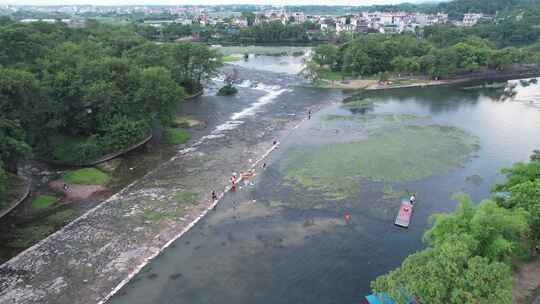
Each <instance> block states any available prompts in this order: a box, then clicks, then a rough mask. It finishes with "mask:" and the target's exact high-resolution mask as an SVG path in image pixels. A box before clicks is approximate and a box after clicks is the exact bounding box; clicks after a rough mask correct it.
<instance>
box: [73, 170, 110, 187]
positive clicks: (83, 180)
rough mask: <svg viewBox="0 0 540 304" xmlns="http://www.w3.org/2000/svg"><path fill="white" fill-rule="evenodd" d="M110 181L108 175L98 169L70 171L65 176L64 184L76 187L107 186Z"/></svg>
mask: <svg viewBox="0 0 540 304" xmlns="http://www.w3.org/2000/svg"><path fill="white" fill-rule="evenodd" d="M109 179H110V178H109V176H108V175H107V174H105V173H103V172H101V171H99V170H98V169H96V168H84V169H79V170H75V171H70V172H67V173H66V174H64V176H63V180H64V182H66V183H68V184H75V185H105V184H107V183H108V182H109Z"/></svg>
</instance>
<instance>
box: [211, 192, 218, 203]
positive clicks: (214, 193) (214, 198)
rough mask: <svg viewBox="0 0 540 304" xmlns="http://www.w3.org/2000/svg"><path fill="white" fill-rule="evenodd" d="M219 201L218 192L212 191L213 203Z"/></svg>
mask: <svg viewBox="0 0 540 304" xmlns="http://www.w3.org/2000/svg"><path fill="white" fill-rule="evenodd" d="M215 200H217V195H216V191H214V190H212V201H215Z"/></svg>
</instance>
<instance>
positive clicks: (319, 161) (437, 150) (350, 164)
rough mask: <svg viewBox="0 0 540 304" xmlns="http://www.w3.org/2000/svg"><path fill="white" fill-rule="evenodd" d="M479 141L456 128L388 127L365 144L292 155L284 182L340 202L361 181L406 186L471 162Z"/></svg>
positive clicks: (283, 164) (301, 151) (326, 147)
mask: <svg viewBox="0 0 540 304" xmlns="http://www.w3.org/2000/svg"><path fill="white" fill-rule="evenodd" d="M477 141H478V139H477V138H476V137H474V136H472V135H470V134H469V133H466V132H464V131H462V130H460V129H458V128H454V127H446V126H439V125H428V126H412V125H410V126H401V127H393V128H385V129H381V130H379V131H378V132H375V133H374V134H373V135H371V136H369V137H368V138H367V139H365V140H360V141H356V142H351V143H345V144H332V145H326V146H322V147H317V148H311V149H309V150H299V149H298V150H296V151H292V152H291V153H290V154H289V157H288V158H287V159H286V160H285V161H283V162H282V166H281V170H282V172H283V174H284V180H285V181H286V182H288V183H291V184H293V185H297V186H301V187H303V188H307V189H309V190H315V191H321V192H323V193H325V194H326V195H327V196H329V197H330V198H334V199H337V200H339V199H343V198H346V197H348V196H349V195H351V194H353V193H355V192H357V190H358V188H359V185H360V179H361V178H366V179H368V180H372V181H384V182H405V181H414V180H420V179H423V178H426V177H429V176H431V175H434V174H442V173H445V172H447V171H448V170H450V169H452V168H455V167H457V166H460V165H462V164H463V163H464V162H465V161H467V160H468V159H469V157H470V155H471V153H472V152H474V151H475V150H476V149H477V147H478V145H477Z"/></svg>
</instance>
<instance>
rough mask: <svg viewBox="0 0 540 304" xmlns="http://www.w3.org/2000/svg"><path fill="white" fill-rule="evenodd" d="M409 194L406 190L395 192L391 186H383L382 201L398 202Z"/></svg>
mask: <svg viewBox="0 0 540 304" xmlns="http://www.w3.org/2000/svg"><path fill="white" fill-rule="evenodd" d="M408 194H409V193H408V192H407V191H406V190H401V191H396V190H395V189H394V188H393V187H392V186H391V185H388V184H385V185H384V186H383V195H382V199H383V201H399V199H400V198H401V197H403V196H407V195H408Z"/></svg>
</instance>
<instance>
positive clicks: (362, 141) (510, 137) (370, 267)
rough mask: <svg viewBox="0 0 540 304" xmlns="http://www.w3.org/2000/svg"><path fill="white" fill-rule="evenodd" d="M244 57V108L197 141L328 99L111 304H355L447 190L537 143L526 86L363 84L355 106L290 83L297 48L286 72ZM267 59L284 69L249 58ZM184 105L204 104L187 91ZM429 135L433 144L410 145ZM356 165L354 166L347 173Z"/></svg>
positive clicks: (411, 246) (536, 114) (479, 186)
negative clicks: (400, 216)
mask: <svg viewBox="0 0 540 304" xmlns="http://www.w3.org/2000/svg"><path fill="white" fill-rule="evenodd" d="M250 60H251V62H250V63H249V64H239V65H241V67H239V68H240V69H241V73H240V74H241V75H242V77H243V78H244V79H247V80H249V81H244V82H243V83H242V84H241V85H240V95H239V96H238V97H234V99H232V100H231V101H234V102H235V103H243V104H245V107H243V109H242V110H239V111H237V112H234V113H232V114H231V115H230V116H229V119H228V120H227V121H226V122H224V123H221V124H219V125H216V126H213V130H214V131H212V132H211V133H210V134H208V135H206V137H205V138H206V140H212V138H213V136H216V137H219V136H222V135H223V134H224V132H227V131H231V130H232V131H231V132H229V133H227V135H225V136H226V137H225V139H227V138H228V136H236V137H238V136H239V137H242V136H246V137H250V136H252V133H253V132H257V131H259V127H257V126H258V125H257V122H258V121H262V120H263V119H267V120H268V119H271V120H272V121H274V122H278V121H279V119H285V118H286V117H287V116H288V115H299V114H300V113H304V109H305V108H306V107H315V106H316V105H322V104H328V102H329V101H335V102H336V103H332V104H329V105H326V106H325V107H323V108H322V110H321V111H318V112H316V113H315V114H314V117H313V118H312V119H311V120H309V121H304V122H303V123H302V124H301V125H300V126H299V127H298V128H296V129H294V130H292V131H291V132H290V133H288V134H287V135H286V136H284V137H283V138H282V139H281V145H280V149H279V150H278V151H277V152H276V153H274V154H272V156H271V158H270V159H269V160H268V162H267V166H266V169H265V170H264V171H262V173H260V174H258V176H257V177H256V178H255V179H254V180H253V181H252V183H248V184H243V185H242V187H241V188H240V189H239V191H237V192H235V193H229V194H227V195H226V196H225V197H224V199H223V200H222V201H221V202H220V204H219V205H218V207H217V209H216V210H215V211H213V212H211V213H210V214H209V215H207V216H206V217H205V218H204V219H203V220H201V221H200V222H199V223H198V224H197V225H195V226H194V227H193V228H192V229H191V230H190V231H189V232H188V233H186V234H185V235H184V236H183V237H182V238H181V239H179V240H177V241H176V242H175V243H173V245H172V246H171V247H169V248H168V249H167V250H165V251H164V252H163V253H162V254H160V255H159V256H158V257H157V258H156V259H154V260H153V261H152V262H151V263H150V264H149V265H147V266H146V267H145V268H144V269H143V270H142V271H141V272H140V273H139V274H138V275H137V276H136V277H135V278H134V279H133V280H132V281H131V282H130V283H129V284H128V285H126V286H125V287H124V288H123V289H122V290H121V291H120V292H119V293H118V294H117V295H116V296H115V297H113V298H112V300H111V301H110V303H115V304H122V303H130V304H134V303H238V304H240V303H272V304H276V303H324V304H328V303H340V304H343V303H355V302H358V300H359V299H360V298H361V297H362V296H363V295H365V294H367V293H368V292H369V290H370V288H369V284H370V282H371V281H372V280H374V279H375V278H376V277H377V276H378V275H381V274H384V273H386V272H387V271H389V270H391V269H393V268H395V267H397V266H399V264H400V263H401V262H402V261H403V259H404V258H405V257H406V256H407V255H409V254H410V253H412V252H414V251H417V250H420V249H422V248H423V247H424V246H425V245H424V244H423V243H422V234H423V232H424V231H425V230H426V229H427V228H429V225H430V222H429V220H428V219H429V217H430V215H432V214H434V213H438V212H448V211H451V210H453V209H454V208H455V206H456V202H455V201H453V200H452V198H451V197H452V195H453V194H454V193H457V192H465V193H468V194H469V195H470V196H471V197H472V198H473V199H474V200H475V201H478V200H480V199H483V198H486V197H488V196H489V191H490V188H491V187H492V185H493V184H494V183H496V182H498V181H501V180H502V179H503V176H501V175H500V174H498V171H499V169H500V168H502V167H508V166H510V165H511V164H512V163H514V162H517V161H526V160H527V159H528V157H529V155H530V154H531V152H532V150H534V149H538V148H539V147H540V137H539V136H538V135H537V130H539V129H540V109H539V108H538V107H537V106H538V103H539V102H540V96H539V95H540V94H539V92H540V87H539V86H538V85H536V84H531V85H528V86H524V85H522V84H521V83H520V82H515V83H516V84H517V87H516V88H515V91H516V94H515V96H514V97H513V98H509V99H504V100H503V99H502V98H501V96H502V95H503V90H502V89H501V88H482V87H471V88H462V87H460V88H457V87H452V88H451V87H439V88H422V89H420V88H418V89H399V90H389V91H382V92H375V93H372V94H369V96H368V98H369V99H370V100H371V101H373V102H374V107H373V108H372V109H368V110H361V111H351V110H349V109H347V108H344V107H343V106H342V105H341V104H340V101H341V99H342V96H341V94H340V93H339V92H333V91H321V90H316V89H309V88H304V87H301V86H291V84H298V83H299V81H298V79H297V78H296V76H294V75H293V74H294V72H297V64H296V60H297V59H291V60H292V62H293V63H294V64H293V65H291V68H290V69H289V70H287V69H283V65H284V64H283V62H286V60H287V59H286V58H275V57H265V56H259V57H257V58H251V59H250ZM268 62H272V64H271V65H270V66H271V67H272V68H271V70H274V72H276V70H275V69H276V68H275V67H276V66H278V67H279V68H277V72H280V73H274V72H272V71H263V70H261V69H260V68H259V67H263V66H264V64H265V63H268ZM257 69H259V70H257ZM284 72H286V73H284ZM204 98H218V97H204ZM220 105H221V106H222V107H227V104H226V103H220ZM185 111H187V112H188V113H190V114H193V115H197V114H198V113H202V112H205V111H207V109H205V105H204V103H199V104H195V103H193V104H190V105H188V106H187V108H186V109H185ZM219 112H220V111H219V110H216V115H218V114H219ZM302 115H303V114H302ZM250 134H251V135H250ZM424 135H425V136H424ZM407 136H411V137H407ZM414 136H420V137H414ZM426 136H432V137H429V138H433V143H432V144H431V143H429V142H428V143H427V144H426V143H420V142H421V141H422V139H423V138H427V137H426ZM402 137H404V138H402ZM373 138H375V140H371V139H373ZM410 138H417V139H418V140H417V141H412V140H409V139H410ZM385 139H388V140H389V141H388V142H385ZM447 139H448V140H447ZM402 140H403V142H401V141H402ZM417 147H420V148H418V149H416V148H417ZM351 149H353V150H352V151H353V152H352V153H351ZM354 149H357V150H354ZM415 149H416V150H415ZM354 151H358V153H357V154H355V153H354ZM408 151H414V153H415V154H414V155H412V154H411V155H407V152H408ZM360 154H361V155H360ZM462 154H463V155H462ZM439 156H440V157H439ZM349 158H350V159H349ZM225 161H226V160H225ZM349 161H351V162H350V163H349ZM388 164H390V165H388ZM394 164H395V165H394ZM341 166H342V167H341ZM355 166H358V168H359V170H358V171H359V172H357V173H354V174H353V175H350V171H354V170H356V167H355ZM318 168H324V170H323V171H321V170H319V169H318ZM335 168H337V170H336V172H332V170H334V169H335ZM379 169H380V170H387V172H379ZM409 171H411V172H409ZM412 171H415V172H412ZM403 172H405V173H411V174H403ZM417 172H420V173H421V174H420V173H419V174H415V173H417ZM334 180H335V181H338V182H336V183H334V182H333V181H334ZM405 190H411V191H416V192H418V197H419V199H418V203H417V206H416V207H415V211H414V215H413V219H412V224H411V227H410V228H408V229H401V228H397V227H395V226H393V219H394V217H395V213H396V212H397V206H398V203H399V196H400V195H402V194H403V193H405V192H404V191H405ZM344 214H350V215H351V217H352V220H351V221H350V222H348V223H347V222H345V221H344Z"/></svg>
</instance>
